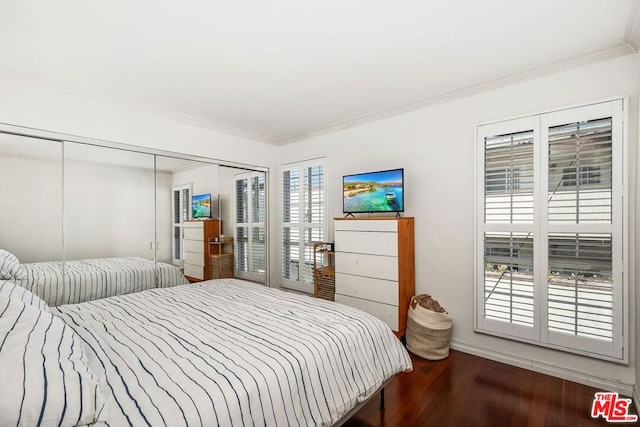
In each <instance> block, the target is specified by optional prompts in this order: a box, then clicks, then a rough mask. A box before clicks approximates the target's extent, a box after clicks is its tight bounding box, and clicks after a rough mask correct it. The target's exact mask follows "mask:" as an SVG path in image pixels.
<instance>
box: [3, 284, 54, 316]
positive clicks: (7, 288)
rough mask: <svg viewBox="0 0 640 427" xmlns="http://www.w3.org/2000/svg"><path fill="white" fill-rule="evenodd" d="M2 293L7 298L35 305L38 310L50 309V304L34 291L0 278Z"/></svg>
mask: <svg viewBox="0 0 640 427" xmlns="http://www.w3.org/2000/svg"><path fill="white" fill-rule="evenodd" d="M0 295H3V296H5V297H7V298H13V299H17V300H20V301H22V302H23V303H25V304H28V305H33V306H34V307H36V308H37V309H38V310H41V311H46V312H48V311H49V306H48V305H47V303H46V302H44V301H43V300H41V299H40V298H39V297H38V296H36V295H35V294H34V293H33V292H30V291H28V290H27V289H25V288H23V287H22V286H20V285H18V284H16V283H13V282H8V281H6V280H0Z"/></svg>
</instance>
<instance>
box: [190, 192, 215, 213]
mask: <svg viewBox="0 0 640 427" xmlns="http://www.w3.org/2000/svg"><path fill="white" fill-rule="evenodd" d="M191 216H192V217H193V218H211V194H198V195H194V196H193V197H192V198H191Z"/></svg>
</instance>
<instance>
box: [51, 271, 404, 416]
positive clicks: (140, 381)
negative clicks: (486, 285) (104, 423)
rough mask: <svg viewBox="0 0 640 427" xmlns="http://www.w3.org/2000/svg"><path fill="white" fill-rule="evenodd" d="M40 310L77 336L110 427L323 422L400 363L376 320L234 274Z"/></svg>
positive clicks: (394, 344)
mask: <svg viewBox="0 0 640 427" xmlns="http://www.w3.org/2000/svg"><path fill="white" fill-rule="evenodd" d="M52 311H53V312H54V313H56V314H57V315H59V316H60V317H61V318H62V319H63V320H64V321H65V322H66V323H67V324H68V325H70V326H71V327H72V328H73V329H74V330H75V331H76V332H77V333H78V334H79V335H80V336H81V337H82V338H83V339H84V341H85V342H86V344H87V345H86V348H87V350H88V352H87V353H88V359H89V364H90V366H91V368H92V370H94V371H95V372H98V373H99V375H102V376H103V378H104V380H105V383H106V387H104V388H105V389H106V390H107V393H106V394H107V404H108V414H109V415H108V424H109V425H111V426H154V427H155V426H183V425H189V426H215V425H222V426H230V425H248V426H254V425H255V426H263V425H268V426H307V425H332V424H333V423H335V422H336V421H338V420H339V419H340V418H341V417H342V416H343V415H344V414H345V413H347V412H348V411H349V410H350V409H351V408H352V407H353V406H355V405H356V404H357V403H359V402H362V401H364V400H366V399H367V398H369V397H370V396H371V395H372V394H373V393H374V392H375V391H376V390H377V389H378V388H379V387H380V386H381V385H382V384H383V382H384V381H385V380H387V379H388V378H390V377H391V376H393V375H394V374H396V373H398V372H402V371H407V370H410V369H411V367H412V365H411V360H410V358H409V356H408V354H407V352H406V350H405V349H404V347H403V346H402V345H401V343H400V342H399V341H398V339H397V338H396V337H395V336H394V335H393V333H392V332H391V331H390V330H389V328H388V327H387V326H386V325H385V324H384V323H383V322H381V321H379V320H378V319H376V318H374V317H372V316H370V315H368V314H366V313H363V312H361V311H358V310H356V309H354V308H351V307H347V306H343V305H340V304H336V303H333V302H329V301H323V300H317V299H313V298H310V297H307V296H302V295H295V294H290V293H285V292H282V291H279V290H276V289H270V288H265V287H263V286H259V285H254V284H250V283H248V282H243V281H240V280H236V279H220V280H213V281H207V282H201V283H194V284H190V285H185V286H177V287H173V288H166V289H152V290H148V291H144V292H139V293H135V294H129V295H122V296H117V297H113V298H107V299H101V300H96V301H92V302H88V303H83V304H76V305H64V306H59V307H57V308H54V309H52Z"/></svg>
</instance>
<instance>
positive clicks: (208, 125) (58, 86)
mask: <svg viewBox="0 0 640 427" xmlns="http://www.w3.org/2000/svg"><path fill="white" fill-rule="evenodd" d="M0 74H2V75H5V76H7V77H9V78H12V79H14V80H20V81H22V82H25V83H29V84H35V85H38V86H41V87H44V88H47V89H51V90H54V91H58V92H63V93H66V94H69V95H72V96H75V97H78V98H83V99H88V100H92V101H97V102H99V103H103V104H106V105H113V106H117V107H119V108H124V109H128V110H132V111H137V112H140V113H144V114H150V115H153V116H156V117H159V118H162V119H167V120H171V121H174V122H178V123H182V124H185V125H188V126H194V127H199V128H203V129H207V130H210V131H214V132H218V133H222V134H225V135H230V136H236V137H239V138H244V139H249V140H252V141H257V142H263V143H267V144H271V145H277V140H276V139H275V138H270V137H268V136H265V135H261V134H259V133H255V132H250V131H245V130H242V129H238V128H235V127H232V126H226V125H223V124H220V123H216V122H212V121H210V120H205V119H202V118H199V117H194V116H190V115H188V114H182V113H177V112H175V111H171V110H166V109H164V108H160V107H155V106H152V105H149V104H145V103H141V102H135V101H130V100H127V99H123V98H118V97H115V96H112V95H106V94H104V93H99V92H95V91H91V90H87V89H80V88H78V87H76V86H73V85H69V84H64V83H60V82H56V81H53V80H48V79H45V78H42V77H40V76H36V75H33V74H29V73H23V72H17V71H14V70H10V69H7V68H0Z"/></svg>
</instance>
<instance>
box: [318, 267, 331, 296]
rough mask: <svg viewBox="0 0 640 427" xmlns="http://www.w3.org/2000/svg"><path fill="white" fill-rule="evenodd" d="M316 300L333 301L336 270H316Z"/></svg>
mask: <svg viewBox="0 0 640 427" xmlns="http://www.w3.org/2000/svg"><path fill="white" fill-rule="evenodd" d="M315 276H316V277H315V281H316V282H315V283H316V298H322V299H326V300H329V301H334V300H335V296H336V269H335V268H334V267H321V268H316V271H315Z"/></svg>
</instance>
